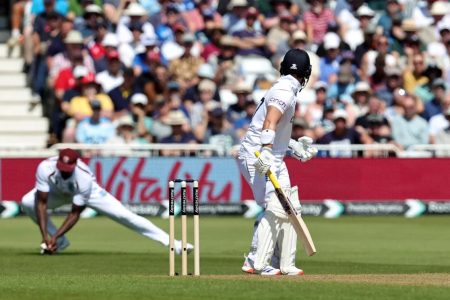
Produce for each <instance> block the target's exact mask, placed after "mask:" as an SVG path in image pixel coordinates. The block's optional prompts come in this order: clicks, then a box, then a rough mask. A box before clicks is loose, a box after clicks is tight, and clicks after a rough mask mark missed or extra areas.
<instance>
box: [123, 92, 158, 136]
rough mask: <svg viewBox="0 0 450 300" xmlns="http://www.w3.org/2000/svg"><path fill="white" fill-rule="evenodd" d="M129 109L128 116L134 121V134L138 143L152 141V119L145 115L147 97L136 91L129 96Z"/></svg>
mask: <svg viewBox="0 0 450 300" xmlns="http://www.w3.org/2000/svg"><path fill="white" fill-rule="evenodd" d="M130 102H131V111H130V114H129V116H130V117H131V119H132V120H133V122H134V128H135V131H136V132H135V136H136V139H137V140H138V141H139V142H140V143H149V142H152V141H153V136H152V132H153V119H152V118H151V117H149V116H147V113H146V106H147V104H148V99H147V96H146V95H145V94H142V93H136V94H134V95H132V96H131V97H130Z"/></svg>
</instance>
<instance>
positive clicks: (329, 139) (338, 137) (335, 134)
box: [316, 109, 372, 157]
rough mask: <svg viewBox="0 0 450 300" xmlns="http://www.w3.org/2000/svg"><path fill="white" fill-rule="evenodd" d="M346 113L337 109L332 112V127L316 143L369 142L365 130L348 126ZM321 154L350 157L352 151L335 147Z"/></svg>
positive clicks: (344, 143)
mask: <svg viewBox="0 0 450 300" xmlns="http://www.w3.org/2000/svg"><path fill="white" fill-rule="evenodd" d="M347 119H348V115H347V112H345V111H344V110H341V109H338V110H336V111H334V113H333V123H334V129H333V130H332V131H330V132H328V133H326V134H325V135H324V136H322V137H320V138H319V139H318V140H317V141H316V143H317V144H327V145H339V146H341V145H342V146H345V145H352V144H371V143H372V139H371V138H370V137H369V136H368V134H367V133H366V132H359V131H357V130H356V129H355V128H354V127H349V126H348V123H347ZM319 155H321V156H330V157H352V156H353V153H352V151H351V150H350V149H345V148H344V149H336V150H330V151H325V152H322V153H321V151H319Z"/></svg>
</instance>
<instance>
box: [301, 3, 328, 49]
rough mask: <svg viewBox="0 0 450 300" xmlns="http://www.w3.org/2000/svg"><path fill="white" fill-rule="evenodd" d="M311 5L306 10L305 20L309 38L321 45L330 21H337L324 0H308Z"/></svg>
mask: <svg viewBox="0 0 450 300" xmlns="http://www.w3.org/2000/svg"><path fill="white" fill-rule="evenodd" d="M308 3H309V4H310V5H311V7H310V8H309V9H308V10H307V11H306V12H305V16H304V20H305V25H306V35H307V36H308V40H309V41H310V42H312V43H314V44H316V45H319V44H320V43H321V42H322V40H323V37H324V36H325V33H327V27H328V24H330V23H335V18H334V15H333V12H332V11H331V9H329V8H327V7H325V1H324V0H308Z"/></svg>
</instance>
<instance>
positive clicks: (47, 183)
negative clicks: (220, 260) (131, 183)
mask: <svg viewBox="0 0 450 300" xmlns="http://www.w3.org/2000/svg"><path fill="white" fill-rule="evenodd" d="M70 203H72V210H71V212H70V213H69V215H68V216H67V218H66V219H65V221H64V222H63V224H62V225H61V226H60V227H59V228H58V229H57V228H56V227H55V225H54V224H53V223H52V221H51V220H50V218H49V217H48V214H47V208H51V209H52V208H57V207H60V206H62V205H64V204H70ZM22 207H23V210H24V211H25V213H26V214H27V215H28V216H29V217H31V218H32V219H33V221H34V222H36V223H37V224H38V225H39V229H40V231H41V235H42V244H41V253H42V254H52V253H55V252H60V251H62V250H64V249H66V248H67V247H68V246H69V240H68V239H67V238H66V237H65V233H66V232H68V231H69V230H70V229H71V228H72V227H73V226H74V225H75V224H76V223H77V221H78V219H79V218H80V214H81V212H82V211H83V209H84V208H85V207H90V208H92V209H94V210H96V211H97V212H99V213H101V214H103V215H105V216H108V217H110V218H111V219H113V220H114V221H116V222H118V223H120V224H122V225H125V226H126V227H128V228H130V229H133V230H134V231H136V232H138V233H140V234H142V235H144V236H145V237H147V238H150V239H152V240H155V241H158V242H160V243H161V244H163V245H164V246H168V245H169V235H168V234H167V233H166V232H164V231H163V230H162V229H160V228H158V227H156V226H155V225H154V224H153V223H152V222H150V221H149V220H147V219H146V218H144V217H141V216H138V215H136V214H134V213H132V212H131V211H129V210H128V209H126V208H125V207H124V206H123V205H122V204H121V203H120V202H119V201H118V200H117V199H116V198H114V197H113V196H112V195H111V194H109V193H108V192H107V191H105V190H104V189H103V188H102V187H100V186H99V185H98V183H97V181H96V179H95V176H94V174H93V173H92V172H91V171H90V170H89V167H88V166H87V165H86V164H85V163H83V162H82V161H81V159H79V155H78V152H76V151H75V150H73V149H69V148H67V149H63V150H61V151H60V153H59V156H55V157H51V158H48V159H46V160H44V161H42V162H41V163H40V164H39V166H38V169H37V172H36V185H35V187H34V188H33V189H32V190H31V191H30V192H28V193H27V194H26V195H25V196H23V198H22ZM192 249H193V246H192V245H191V244H188V251H189V252H190V251H192ZM175 251H176V253H178V254H180V253H181V242H180V241H175Z"/></svg>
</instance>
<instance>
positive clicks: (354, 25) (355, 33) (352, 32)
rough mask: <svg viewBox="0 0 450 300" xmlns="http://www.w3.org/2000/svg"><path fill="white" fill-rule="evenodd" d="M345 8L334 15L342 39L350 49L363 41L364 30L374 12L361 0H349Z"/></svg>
mask: <svg viewBox="0 0 450 300" xmlns="http://www.w3.org/2000/svg"><path fill="white" fill-rule="evenodd" d="M349 4H350V5H349V6H348V7H347V8H344V9H342V10H341V11H340V12H339V14H337V15H336V19H337V22H338V24H339V27H340V28H341V29H342V30H341V36H342V37H343V40H344V41H345V42H346V43H347V44H348V45H349V46H350V48H351V49H352V50H354V49H355V48H356V46H358V45H360V44H361V43H362V42H363V41H364V30H366V28H367V27H368V26H369V24H370V21H371V20H372V18H373V17H374V16H375V12H374V11H373V10H372V9H371V8H370V7H369V6H368V5H367V4H364V3H363V1H350V3H349Z"/></svg>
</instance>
